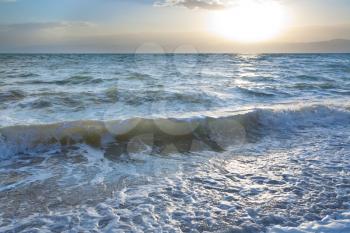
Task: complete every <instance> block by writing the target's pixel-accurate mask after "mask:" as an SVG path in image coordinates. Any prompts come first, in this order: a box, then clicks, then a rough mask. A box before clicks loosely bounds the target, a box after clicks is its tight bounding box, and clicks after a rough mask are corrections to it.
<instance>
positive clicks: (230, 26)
mask: <svg viewBox="0 0 350 233" xmlns="http://www.w3.org/2000/svg"><path fill="white" fill-rule="evenodd" d="M286 26H287V12H286V10H285V8H284V7H283V6H282V5H281V4H280V3H278V2H277V1H273V0H271V1H257V0H245V1H240V2H239V3H237V4H236V5H234V6H233V7H232V8H229V9H226V10H221V11H216V12H214V13H212V15H211V17H210V30H211V31H213V32H214V33H215V34H218V35H220V36H223V37H225V38H227V39H230V40H235V41H239V42H246V43H251V42H260V41H266V40H269V39H273V38H274V37H276V36H278V35H279V34H280V33H281V32H282V31H283V29H284V28H285V27H286Z"/></svg>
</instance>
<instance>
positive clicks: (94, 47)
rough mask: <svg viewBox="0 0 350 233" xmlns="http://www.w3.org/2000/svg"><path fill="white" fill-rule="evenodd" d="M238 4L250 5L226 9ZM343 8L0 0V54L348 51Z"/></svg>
mask: <svg viewBox="0 0 350 233" xmlns="http://www.w3.org/2000/svg"><path fill="white" fill-rule="evenodd" d="M242 2H243V4H246V5H247V2H248V4H251V6H252V7H251V6H250V5H248V8H249V9H248V11H247V10H246V9H244V8H243V11H242V9H240V10H241V11H242V12H239V11H232V12H229V9H235V8H239V4H242ZM259 4H260V5H261V6H259ZM276 4H278V9H277V8H276V7H275V5H276ZM237 6H238V7H237ZM276 6H277V5H276ZM268 8H271V9H268ZM275 8H276V9H277V10H276V9H275ZM265 9H267V10H265ZM349 11H350V3H349V2H348V1H345V0H336V1H329V0H321V1H315V0H311V1H307V2H305V1H299V0H297V1H290V0H280V1H275V0H267V1H260V0H259V1H258V0H249V1H241V0H225V1H224V0H171V1H170V0H164V1H159V0H158V1H152V0H145V1H141V0H137V1H111V0H103V1H97V0H93V1H89V2H86V1H82V0H74V1H68V0H63V1H60V2H55V1H50V0H17V1H16V0H2V1H0V32H1V34H0V52H1V53H135V52H136V53H139V52H147V53H148V52H151V53H163V52H165V53H178V52H180V53H182V52H186V53H193V52H196V53H197V52H198V53H226V52H227V53H299V52H306V53H312V52H322V53H323V52H350V16H349V14H348V12H349ZM225 12H229V15H227V14H228V13H225ZM239 13H242V14H244V15H243V16H240V17H239V16H237V17H236V16H235V15H237V14H238V15H239ZM225 14H226V16H225ZM249 14H251V15H249ZM257 14H258V16H255V15H257ZM269 15H271V19H269V18H268V17H269ZM215 17H216V18H215ZM254 17H256V18H254ZM259 17H260V18H259ZM213 18H214V21H215V20H216V21H215V22H214V23H213V22H212V21H213ZM250 18H253V19H252V20H250ZM265 18H267V19H266V20H265V21H264V22H263V23H262V24H261V25H256V24H257V23H259V21H261V20H264V19H265ZM243 19H244V21H249V22H236V21H240V20H241V21H242V20H243ZM278 20H280V21H281V22H277V23H276V24H278V23H279V24H278V25H274V21H278ZM231 21H232V22H231ZM250 21H251V22H250ZM272 24H273V25H272ZM237 25H238V26H237ZM220 27H222V28H220ZM248 27H252V29H250V30H260V28H262V29H261V30H260V31H257V32H254V31H253V33H255V34H254V35H250V34H249V33H251V32H250V31H248V32H247V31H246V30H245V28H248ZM254 27H255V28H254ZM274 27H276V30H275V31H273V32H270V31H271V30H272V29H274ZM247 30H248V29H247ZM269 30H270V31H269ZM230 33H231V34H230ZM244 33H246V34H247V35H246V36H248V37H249V36H250V37H252V36H253V37H252V38H244V35H243V36H242V35H241V34H244ZM264 33H265V34H266V33H267V36H266V37H264ZM269 33H270V34H269ZM223 34H226V35H223ZM232 35H233V38H231V37H232ZM237 35H238V37H239V36H240V37H243V38H238V40H237V38H234V37H237ZM257 35H258V37H257ZM259 35H262V36H260V37H261V38H260V37H259ZM251 39H253V40H252V41H250V40H251ZM347 40H349V41H347Z"/></svg>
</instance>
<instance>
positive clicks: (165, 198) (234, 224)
mask: <svg viewBox="0 0 350 233" xmlns="http://www.w3.org/2000/svg"><path fill="white" fill-rule="evenodd" d="M0 232H27V233H29V232H31V233H33V232H174V233H175V232H192V233H197V232H232V233H258V232H269V233H287V232H289V233H290V232H293V233H306V232H334V233H346V232H350V54H2V55H0Z"/></svg>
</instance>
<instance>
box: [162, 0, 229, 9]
mask: <svg viewBox="0 0 350 233" xmlns="http://www.w3.org/2000/svg"><path fill="white" fill-rule="evenodd" d="M231 4H232V0H159V1H156V2H155V6H183V7H187V8H189V9H207V10H217V9H223V8H225V7H227V6H229V5H231Z"/></svg>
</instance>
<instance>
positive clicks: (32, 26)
mask: <svg viewBox="0 0 350 233" xmlns="http://www.w3.org/2000/svg"><path fill="white" fill-rule="evenodd" d="M92 26H93V24H92V23H90V22H33V23H15V24H0V30H10V31H35V30H44V29H59V28H77V27H78V28H85V27H92Z"/></svg>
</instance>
